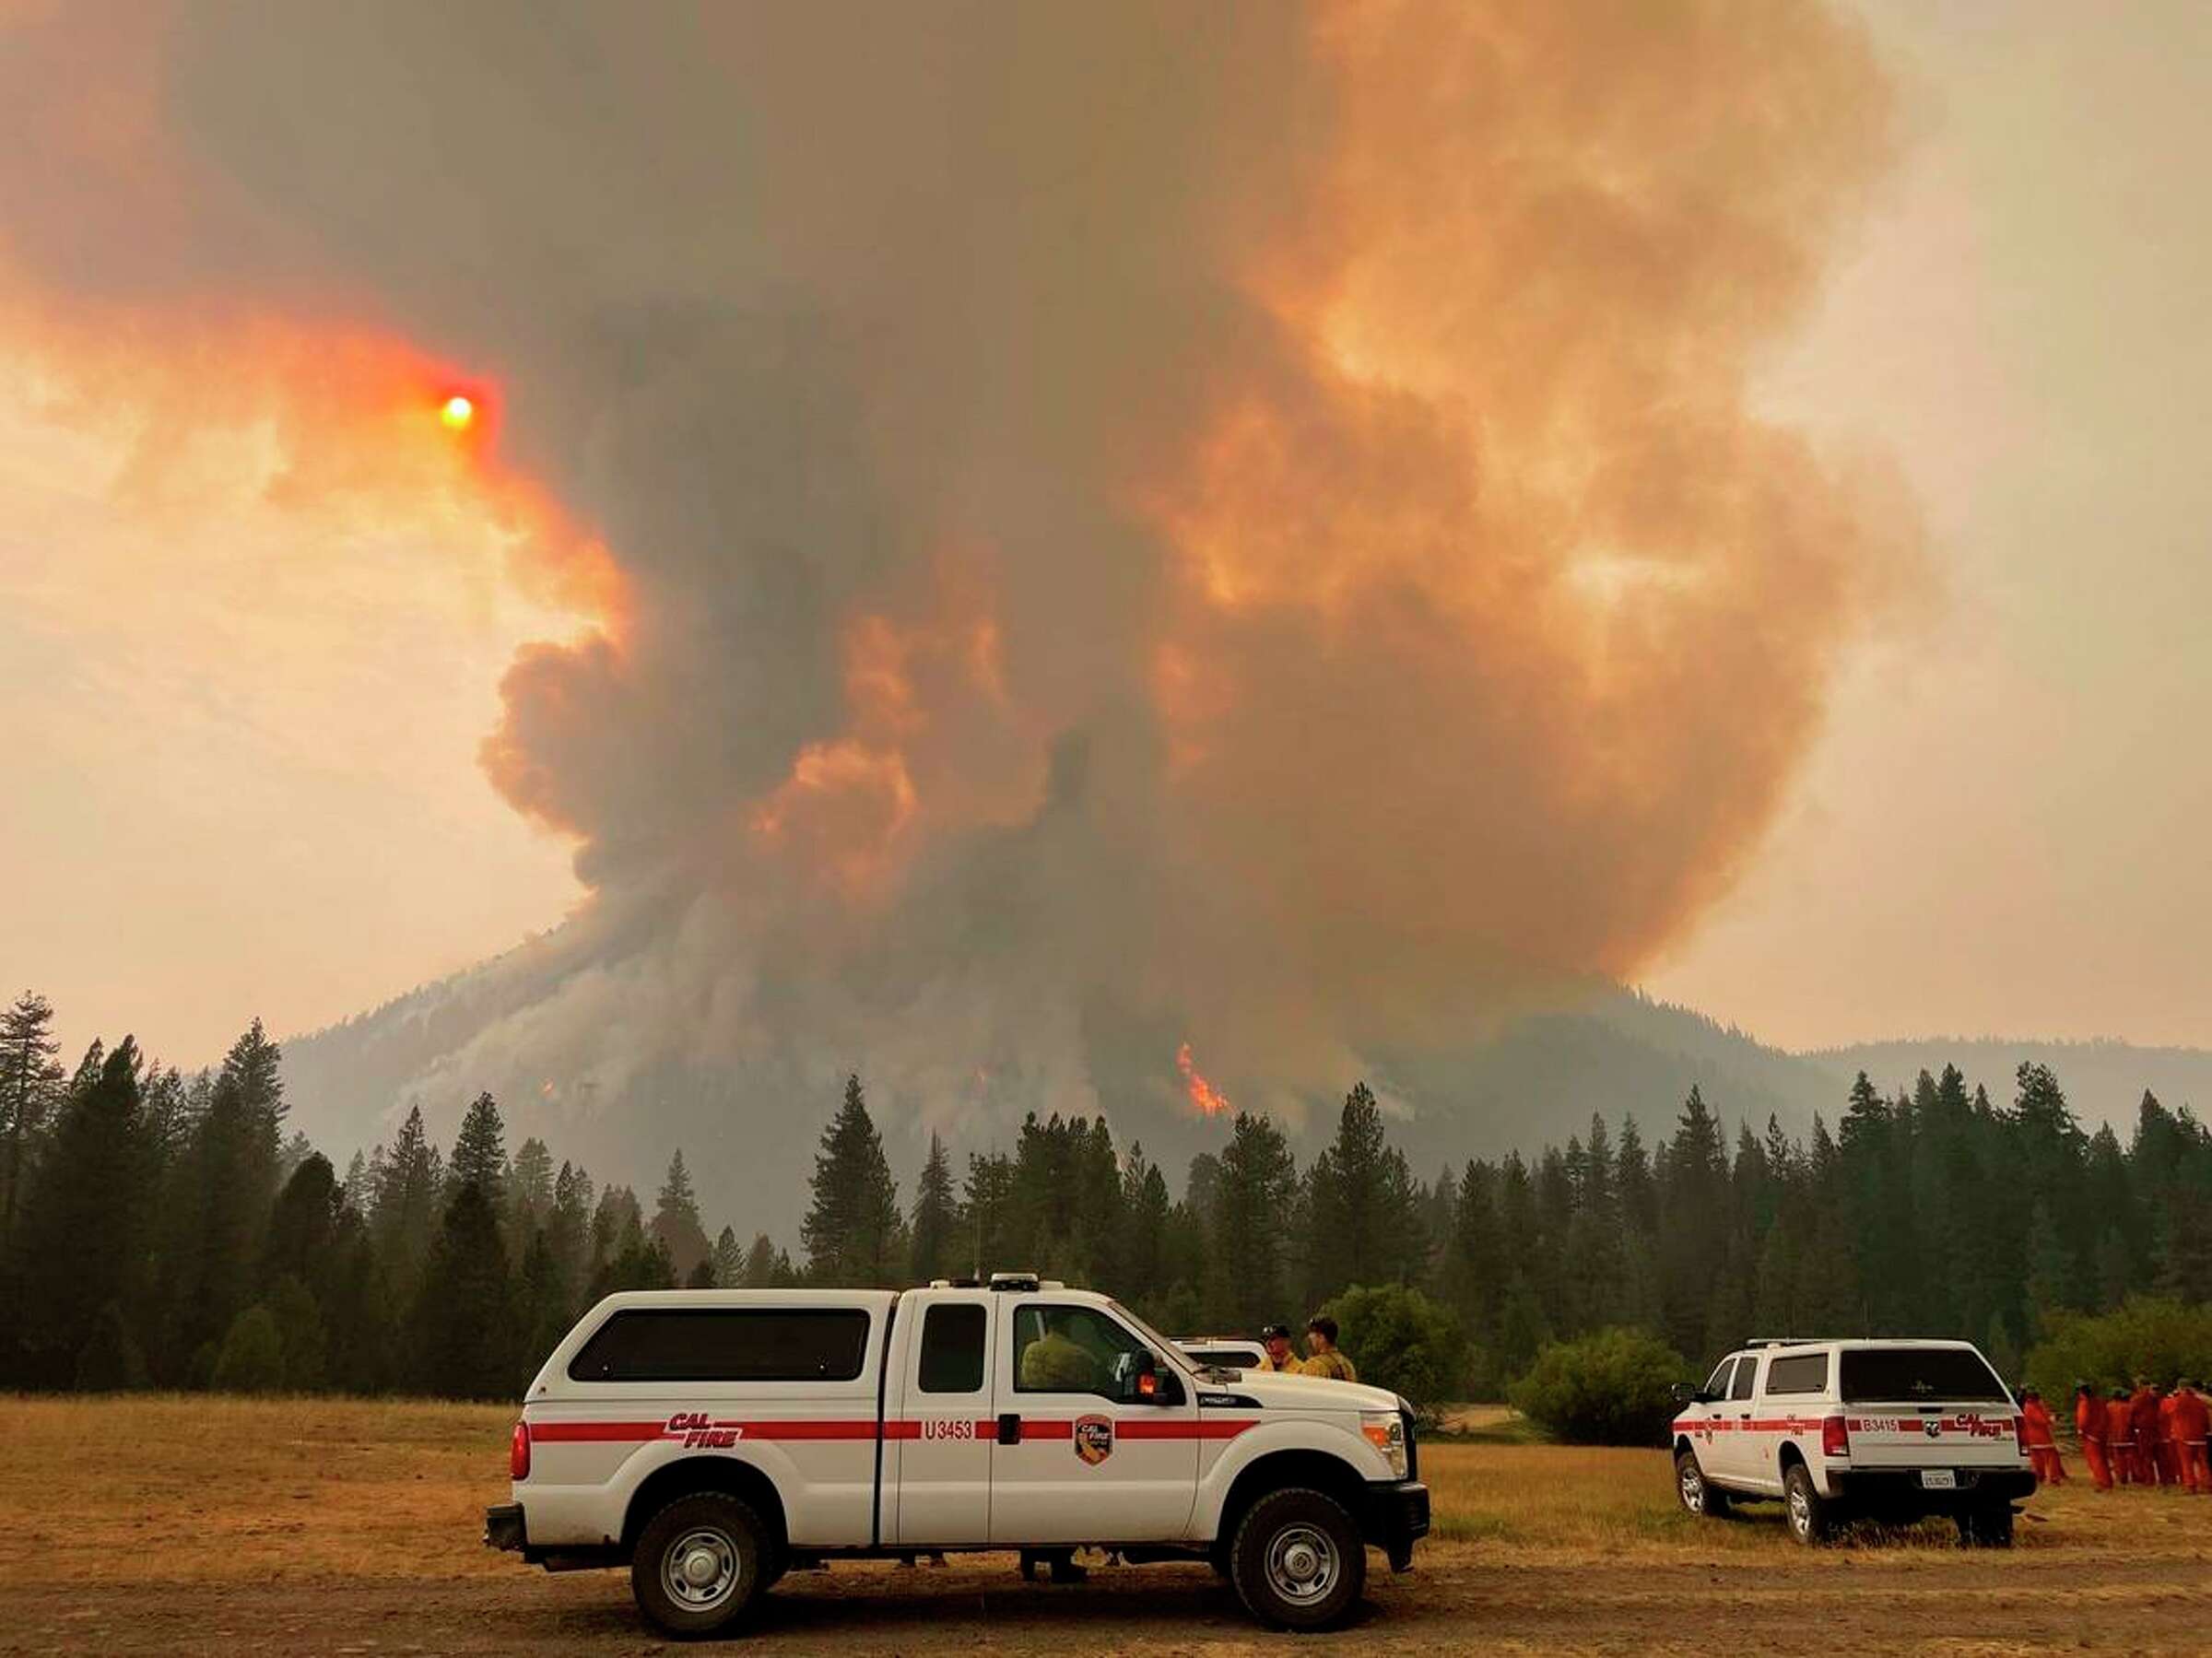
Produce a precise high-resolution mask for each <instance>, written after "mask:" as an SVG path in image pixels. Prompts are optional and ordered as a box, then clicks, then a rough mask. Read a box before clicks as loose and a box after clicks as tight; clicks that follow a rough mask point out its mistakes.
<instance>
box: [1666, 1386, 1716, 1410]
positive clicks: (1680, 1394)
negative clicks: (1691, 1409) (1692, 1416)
mask: <svg viewBox="0 0 2212 1658" xmlns="http://www.w3.org/2000/svg"><path fill="white" fill-rule="evenodd" d="M1667 1391H1668V1392H1669V1393H1672V1394H1673V1395H1674V1400H1675V1403H1676V1404H1677V1405H1703V1404H1705V1403H1707V1400H1706V1397H1705V1395H1704V1393H1702V1392H1700V1390H1699V1388H1698V1386H1697V1384H1696V1383H1694V1382H1676V1383H1675V1385H1674V1386H1673V1387H1671V1388H1669V1389H1668V1390H1667Z"/></svg>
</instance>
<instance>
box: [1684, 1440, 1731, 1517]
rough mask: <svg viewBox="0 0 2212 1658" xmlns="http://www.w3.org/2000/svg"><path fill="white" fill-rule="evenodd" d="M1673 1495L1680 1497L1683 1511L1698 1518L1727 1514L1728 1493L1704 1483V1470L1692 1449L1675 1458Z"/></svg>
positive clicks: (1724, 1515)
mask: <svg viewBox="0 0 2212 1658" xmlns="http://www.w3.org/2000/svg"><path fill="white" fill-rule="evenodd" d="M1675 1495H1676V1496H1677V1498H1679V1499H1681V1501H1682V1507H1683V1509H1684V1510H1685V1511H1687V1512H1688V1513H1691V1514H1695V1515H1696V1516H1697V1517H1698V1518H1699V1519H1700V1520H1721V1519H1724V1518H1726V1516H1727V1513H1728V1493H1727V1492H1725V1491H1724V1490H1722V1489H1721V1488H1720V1487H1718V1486H1715V1485H1709V1484H1707V1483H1706V1479H1705V1470H1704V1469H1702V1468H1700V1467H1699V1466H1698V1454H1697V1452H1694V1451H1685V1452H1682V1453H1681V1454H1680V1455H1679V1456H1677V1457H1676V1458H1675Z"/></svg>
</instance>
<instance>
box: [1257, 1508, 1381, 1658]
mask: <svg viewBox="0 0 2212 1658" xmlns="http://www.w3.org/2000/svg"><path fill="white" fill-rule="evenodd" d="M1229 1568H1230V1571H1229V1575H1230V1582H1233V1583H1235V1584H1236V1586H1237V1593H1238V1594H1239V1595H1240V1596H1241V1597H1242V1599H1243V1602H1244V1605H1245V1608H1246V1609H1247V1610H1248V1611H1250V1612H1251V1614H1252V1615H1253V1617H1256V1618H1258V1619H1259V1620H1260V1621H1261V1622H1262V1623H1264V1624H1266V1625H1268V1626H1269V1627H1271V1628H1273V1629H1327V1628H1328V1627H1329V1626H1330V1625H1332V1624H1334V1623H1336V1622H1339V1621H1340V1620H1341V1619H1342V1618H1343V1617H1345V1615H1346V1614H1347V1613H1348V1612H1350V1611H1351V1609H1352V1607H1353V1606H1355V1605H1358V1604H1359V1594H1360V1591H1361V1590H1363V1589H1364V1588H1366V1586H1367V1546H1366V1545H1365V1544H1364V1543H1362V1542H1361V1541H1360V1539H1359V1527H1358V1526H1357V1525H1355V1524H1353V1523H1352V1517H1351V1515H1350V1514H1348V1513H1347V1512H1346V1511H1345V1507H1344V1505H1343V1504H1342V1503H1340V1502H1338V1501H1337V1500H1336V1499H1335V1498H1334V1497H1330V1496H1328V1495H1326V1494H1325V1493H1324V1492H1321V1491H1310V1490H1304V1489H1291V1490H1286V1491H1270V1492H1268V1493H1267V1495H1266V1496H1265V1497H1263V1498H1261V1499H1259V1500H1258V1501H1257V1502H1255V1503H1253V1505H1252V1507H1251V1508H1249V1509H1247V1510H1246V1511H1245V1512H1244V1518H1243V1520H1242V1521H1241V1523H1239V1524H1238V1526H1237V1535H1236V1540H1235V1542H1234V1543H1232V1544H1231V1545H1230V1556H1229Z"/></svg>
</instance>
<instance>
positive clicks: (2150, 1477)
mask: <svg viewBox="0 0 2212 1658" xmlns="http://www.w3.org/2000/svg"><path fill="white" fill-rule="evenodd" d="M2128 1435H2130V1468H2133V1470H2135V1484H2136V1486H2157V1484H2159V1391H2157V1388H2155V1386H2150V1382H2147V1380H2146V1377H2135V1393H2133V1395H2130V1399H2128Z"/></svg>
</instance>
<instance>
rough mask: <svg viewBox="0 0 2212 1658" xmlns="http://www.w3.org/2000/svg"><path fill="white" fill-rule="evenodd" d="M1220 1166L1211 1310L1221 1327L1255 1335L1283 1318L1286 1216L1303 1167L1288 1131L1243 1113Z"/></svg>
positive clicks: (1209, 1294) (1209, 1297)
mask: <svg viewBox="0 0 2212 1658" xmlns="http://www.w3.org/2000/svg"><path fill="white" fill-rule="evenodd" d="M1220 1168H1221V1189H1220V1193H1219V1195H1218V1203H1217V1206H1216V1209H1215V1213H1214V1220H1213V1237H1212V1240H1211V1245H1212V1247H1211V1250H1210V1252H1209V1253H1208V1257H1207V1261H1208V1266H1209V1268H1210V1269H1211V1270H1210V1273H1209V1276H1208V1282H1207V1285H1206V1299H1207V1302H1208V1309H1207V1310H1208V1311H1209V1312H1211V1313H1213V1314H1215V1315H1216V1316H1218V1319H1219V1320H1220V1326H1221V1327H1222V1328H1225V1329H1231V1330H1256V1329H1258V1328H1259V1327H1260V1326H1261V1325H1262V1324H1264V1323H1268V1322H1269V1321H1271V1320H1276V1319H1280V1318H1282V1317H1283V1304H1284V1300H1285V1298H1286V1295H1287V1293H1288V1271H1287V1269H1288V1266H1289V1264H1290V1259H1289V1250H1288V1240H1287V1238H1286V1237H1285V1234H1284V1229H1283V1216H1284V1213H1285V1212H1286V1210H1288V1207H1289V1205H1290V1200H1291V1196H1292V1194H1293V1193H1294V1191H1295V1190H1296V1188H1297V1183H1298V1166H1297V1163H1296V1162H1295V1160H1294V1159H1293V1158H1291V1155H1290V1146H1289V1143H1288V1141H1286V1140H1285V1139H1284V1138H1283V1133H1282V1130H1280V1129H1279V1128H1277V1127H1276V1125H1275V1124H1274V1123H1272V1122H1270V1121H1269V1120H1268V1119H1267V1118H1265V1117H1262V1116H1258V1115H1255V1114H1253V1112H1250V1111H1239V1112H1238V1113H1237V1115H1236V1119H1235V1121H1234V1122H1233V1123H1231V1124H1230V1141H1229V1145H1228V1146H1226V1147H1225V1148H1224V1149H1223V1150H1222V1153H1221V1161H1220Z"/></svg>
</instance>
